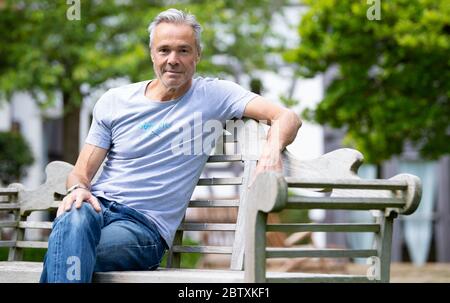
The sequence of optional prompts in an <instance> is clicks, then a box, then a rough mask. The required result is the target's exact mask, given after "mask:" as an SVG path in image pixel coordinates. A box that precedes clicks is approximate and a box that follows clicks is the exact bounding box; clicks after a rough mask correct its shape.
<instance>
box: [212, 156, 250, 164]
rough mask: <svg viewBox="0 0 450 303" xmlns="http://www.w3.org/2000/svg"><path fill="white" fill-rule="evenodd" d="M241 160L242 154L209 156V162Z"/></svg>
mask: <svg viewBox="0 0 450 303" xmlns="http://www.w3.org/2000/svg"><path fill="white" fill-rule="evenodd" d="M239 161H242V155H213V156H209V158H208V163H215V162H239Z"/></svg>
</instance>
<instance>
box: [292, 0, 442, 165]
mask: <svg viewBox="0 0 450 303" xmlns="http://www.w3.org/2000/svg"><path fill="white" fill-rule="evenodd" d="M304 2H305V3H306V4H307V5H308V6H309V7H310V9H309V11H308V12H307V13H306V14H305V15H304V16H303V17H302V20H301V23H300V25H299V34H300V36H301V44H300V45H299V47H298V48H297V49H295V50H291V51H289V52H287V53H286V54H285V59H286V60H288V61H291V62H296V63H298V65H299V73H300V74H301V75H303V76H305V77H313V76H315V75H316V74H318V73H322V72H325V71H327V70H329V69H330V68H333V67H334V68H335V70H336V72H335V75H334V77H333V79H332V81H331V84H330V85H329V86H328V87H327V89H326V95H325V98H324V99H323V100H322V102H321V103H320V104H319V105H318V107H317V108H316V109H314V110H311V109H310V110H309V111H308V112H307V113H305V115H306V116H307V117H309V118H312V119H313V120H315V121H317V122H319V123H326V124H328V125H330V126H331V127H335V128H340V127H344V128H345V129H346V130H347V132H348V133H347V137H346V141H345V142H346V143H347V144H349V145H352V146H356V147H357V148H358V149H360V150H361V151H362V152H363V153H364V154H365V156H366V158H367V159H368V160H369V161H370V162H373V163H379V162H381V161H382V160H385V159H389V158H390V157H391V156H392V155H396V154H400V153H401V152H402V150H403V147H404V144H405V143H407V142H411V143H413V144H414V145H415V146H416V147H417V148H418V149H419V150H420V152H421V154H422V156H423V157H425V158H437V157H439V156H440V155H442V154H446V153H448V152H449V151H450V133H449V132H450V126H449V119H448V117H449V116H450V104H449V97H450V66H449V65H450V39H449V33H450V5H449V2H448V1H446V0H391V1H380V3H381V20H379V21H377V20H373V21H369V20H368V18H367V16H366V13H367V10H368V9H369V7H370V5H369V4H366V1H350V0H339V1H337V0H314V1H313V0H306V1H304Z"/></svg>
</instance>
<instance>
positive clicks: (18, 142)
mask: <svg viewBox="0 0 450 303" xmlns="http://www.w3.org/2000/svg"><path fill="white" fill-rule="evenodd" d="M33 162H34V158H33V155H32V153H31V150H30V148H29V146H28V144H27V142H26V141H25V139H24V138H23V137H22V135H21V134H20V133H17V132H0V182H2V183H3V184H9V183H12V182H17V181H19V179H20V178H21V177H23V176H24V175H25V168H26V167H27V166H29V165H31V164H33Z"/></svg>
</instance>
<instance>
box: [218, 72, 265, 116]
mask: <svg viewBox="0 0 450 303" xmlns="http://www.w3.org/2000/svg"><path fill="white" fill-rule="evenodd" d="M215 89H216V92H215V93H216V94H218V96H220V97H219V98H220V99H221V101H222V102H221V103H222V110H223V111H222V113H221V114H222V115H223V116H222V118H224V119H225V120H230V119H233V118H238V119H240V118H242V116H243V115H244V111H245V107H246V106H247V103H248V102H250V100H252V99H253V98H255V97H258V94H255V93H253V92H251V91H249V90H246V89H245V88H243V87H242V86H240V85H238V84H236V83H234V82H232V81H228V80H217V82H216V85H215Z"/></svg>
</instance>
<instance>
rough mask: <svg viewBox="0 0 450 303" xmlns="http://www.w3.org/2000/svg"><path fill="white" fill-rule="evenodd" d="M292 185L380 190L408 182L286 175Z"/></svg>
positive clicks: (397, 187) (398, 187)
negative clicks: (305, 177)
mask: <svg viewBox="0 0 450 303" xmlns="http://www.w3.org/2000/svg"><path fill="white" fill-rule="evenodd" d="M285 179H286V182H287V183H288V186H290V187H298V188H346V189H380V190H405V189H407V187H408V184H407V183H406V182H405V181H396V180H380V179H372V180H357V179H355V180H353V179H341V180H327V179H317V180H310V179H303V178H298V177H286V178H285Z"/></svg>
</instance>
